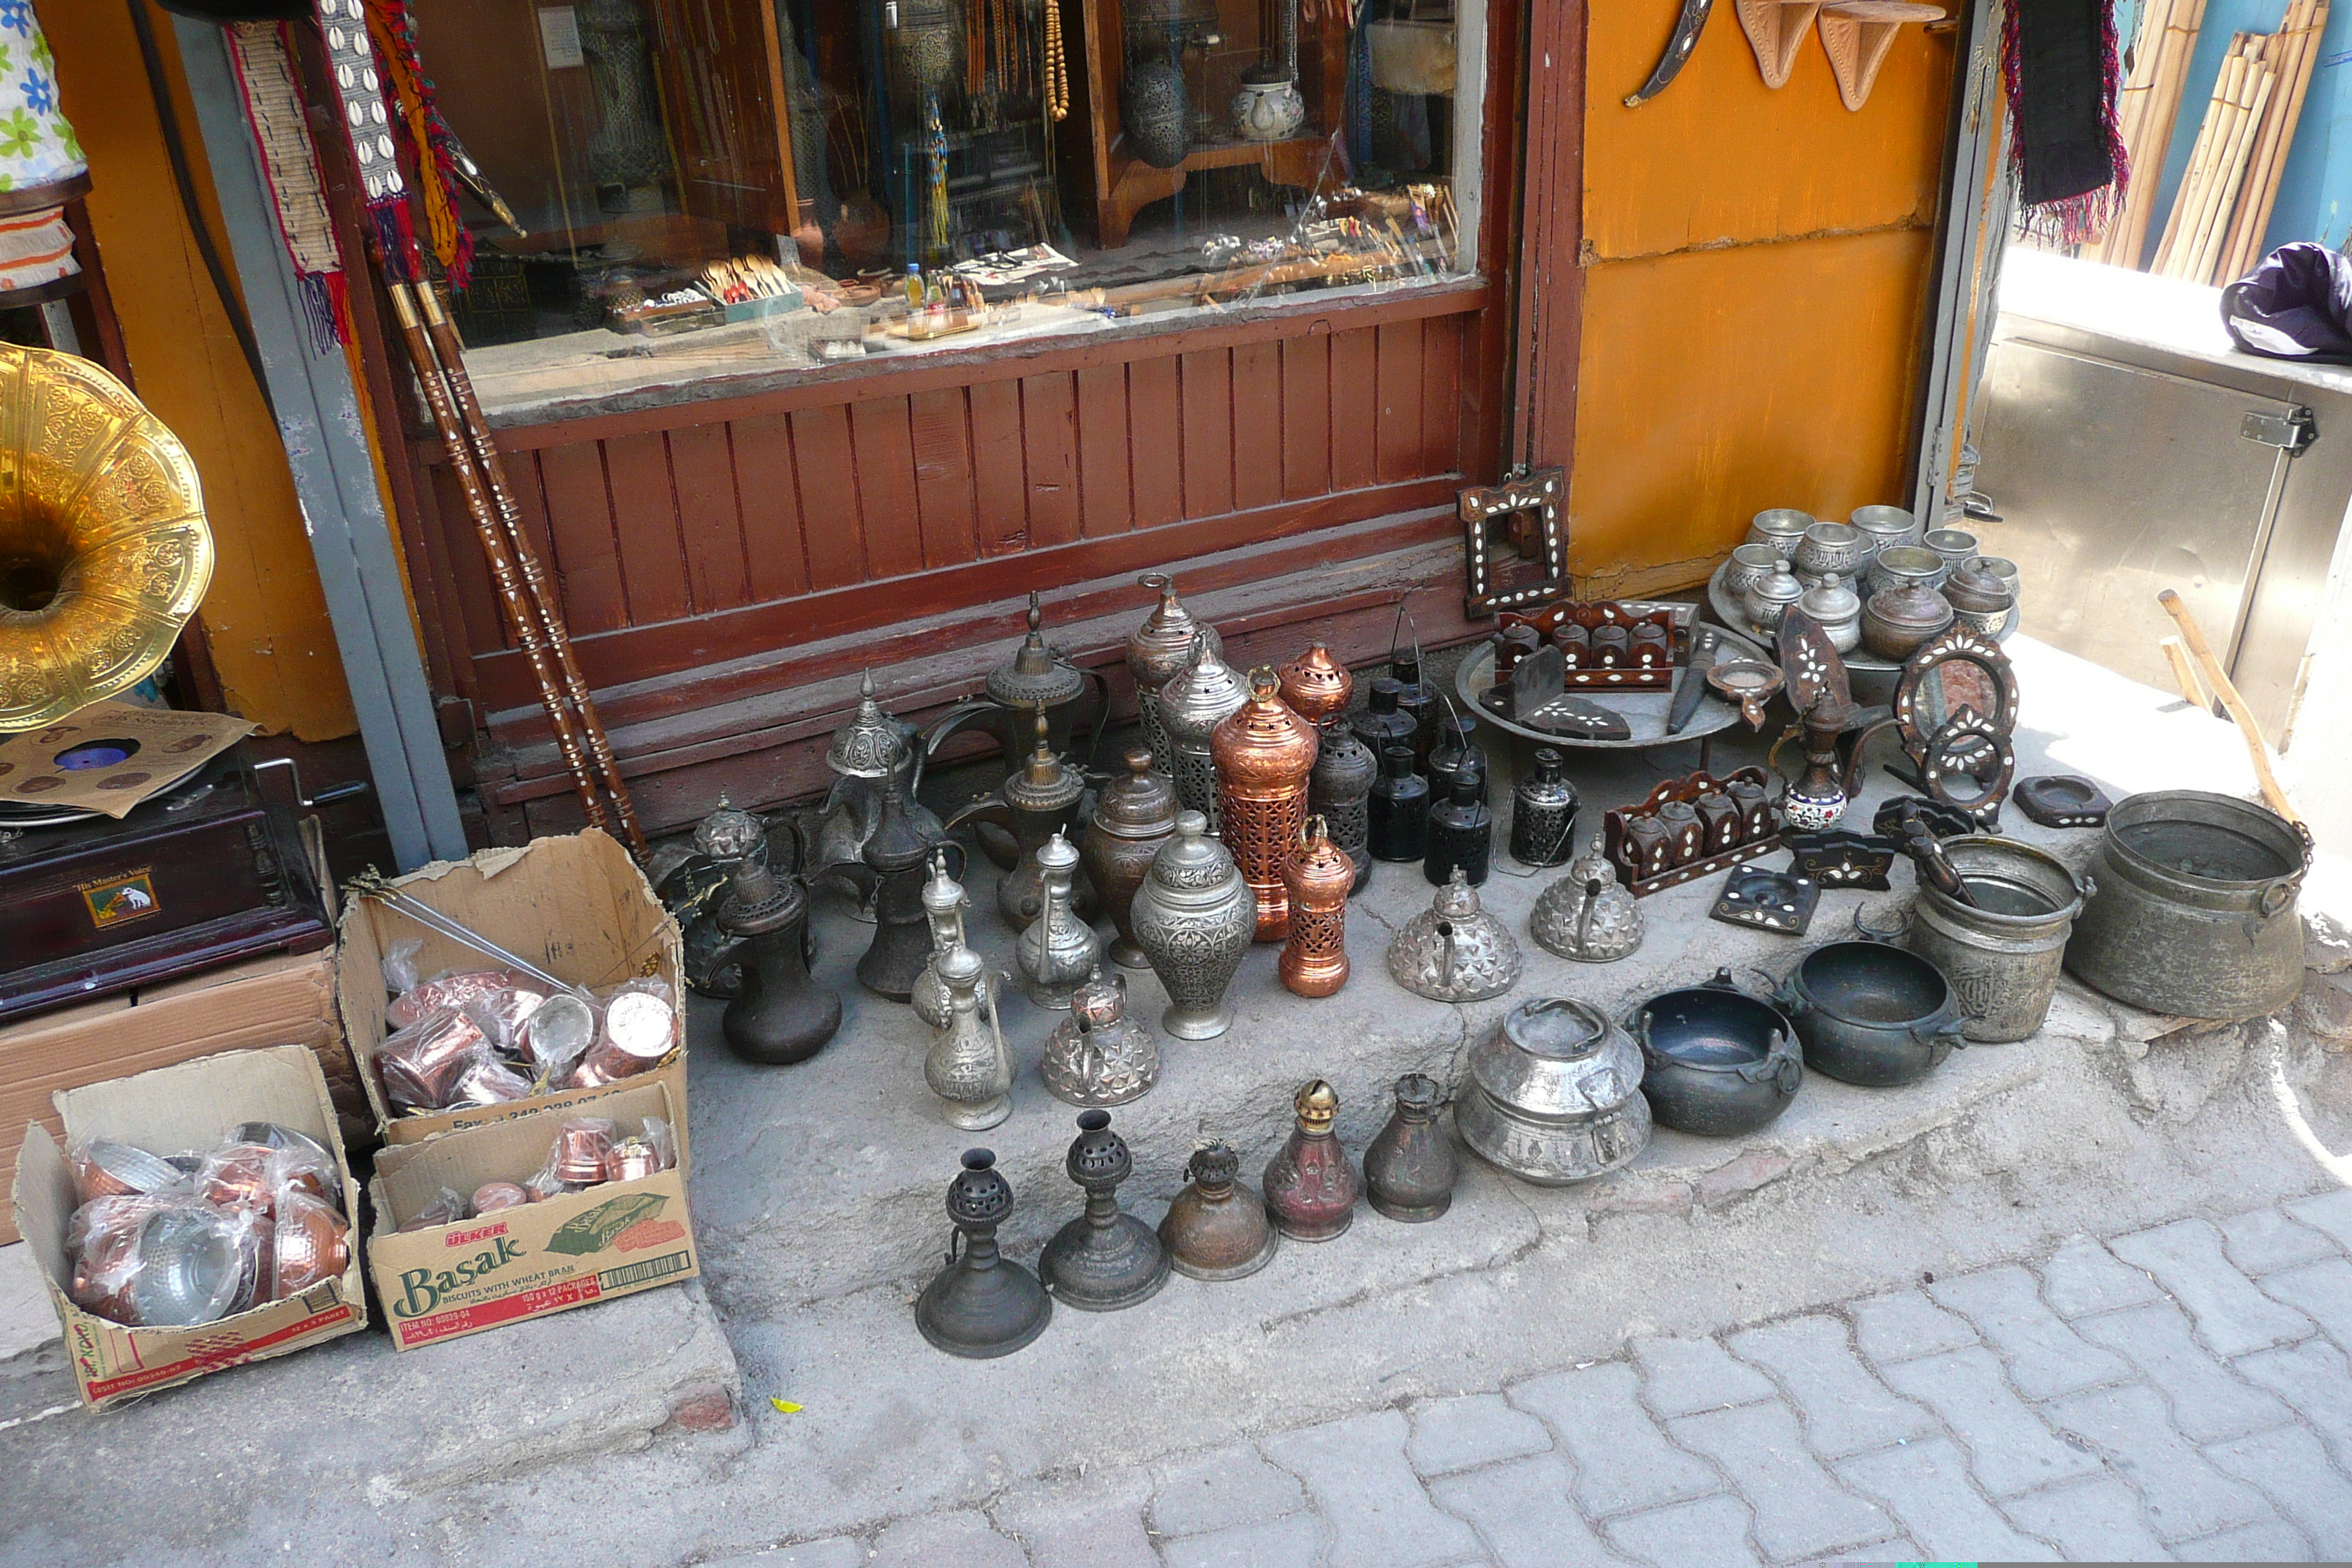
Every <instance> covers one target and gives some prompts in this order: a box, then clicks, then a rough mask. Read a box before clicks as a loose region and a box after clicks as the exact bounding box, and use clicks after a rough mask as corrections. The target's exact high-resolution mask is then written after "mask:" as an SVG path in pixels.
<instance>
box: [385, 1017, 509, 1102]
mask: <svg viewBox="0 0 2352 1568" xmlns="http://www.w3.org/2000/svg"><path fill="white" fill-rule="evenodd" d="M488 1045H489V1042H488V1040H487V1039H486V1038H485V1037H483V1034H482V1031H481V1030H480V1029H478V1028H477V1027H476V1026H475V1025H474V1021H473V1020H472V1019H470V1018H468V1017H467V1016H465V1015H464V1014H463V1013H459V1012H455V1011H444V1012H439V1013H436V1014H434V1015H433V1016H430V1017H428V1018H426V1019H425V1021H424V1022H422V1023H420V1024H418V1025H416V1026H415V1028H414V1029H413V1030H404V1031H402V1032H401V1033H400V1034H398V1035H395V1036H394V1037H392V1038H391V1039H389V1040H386V1041H385V1042H384V1045H383V1049H381V1050H379V1051H378V1052H377V1053H376V1058H375V1060H376V1068H377V1070H378V1071H379V1072H381V1073H382V1074H383V1088H384V1093H385V1095H386V1097H387V1098H389V1099H390V1100H392V1101H393V1103H394V1106H395V1107H399V1108H406V1109H411V1110H439V1109H440V1108H441V1107H443V1106H445V1105H446V1104H448V1103H449V1095H450V1092H451V1090H452V1089H453V1088H454V1087H455V1086H456V1084H457V1075H458V1074H459V1073H461V1072H463V1071H465V1070H466V1063H467V1061H468V1060H470V1059H471V1058H472V1057H473V1056H474V1055H475V1053H476V1052H477V1051H479V1050H485V1049H487V1048H488Z"/></svg>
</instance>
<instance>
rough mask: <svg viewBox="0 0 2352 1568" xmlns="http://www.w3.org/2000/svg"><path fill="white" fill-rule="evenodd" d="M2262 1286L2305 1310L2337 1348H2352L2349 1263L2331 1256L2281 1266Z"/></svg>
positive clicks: (2351, 1275)
mask: <svg viewBox="0 0 2352 1568" xmlns="http://www.w3.org/2000/svg"><path fill="white" fill-rule="evenodd" d="M2263 1291H2264V1292H2265V1293H2266V1294H2268V1295H2270V1296H2273V1297H2275V1298H2276V1299H2277V1300H2281V1301H2284V1302H2285V1303H2286V1304H2287V1305H2288V1306H2290V1307H2297V1308H2300V1309H2302V1310H2304V1311H2305V1312H2306V1313H2308V1314H2309V1315H2310V1316H2311V1318H2312V1319H2313V1320H2314V1321H2316V1322H2317V1323H2318V1324H2319V1326H2320V1327H2321V1328H2323V1329H2325V1330H2326V1331H2327V1337H2328V1338H2330V1339H2332V1340H2334V1341H2335V1342H2336V1348H2337V1349H2339V1350H2347V1351H2352V1263H2347V1262H2345V1261H2344V1259H2342V1258H2328V1259H2327V1260H2326V1261H2325V1262H2323V1263H2306V1264H2305V1265H2303V1266H2302V1267H2301V1268H2288V1269H2283V1270H2281V1271H2280V1272H2278V1273H2276V1274H2273V1275H2270V1276H2269V1277H2267V1278H2266V1279H2263Z"/></svg>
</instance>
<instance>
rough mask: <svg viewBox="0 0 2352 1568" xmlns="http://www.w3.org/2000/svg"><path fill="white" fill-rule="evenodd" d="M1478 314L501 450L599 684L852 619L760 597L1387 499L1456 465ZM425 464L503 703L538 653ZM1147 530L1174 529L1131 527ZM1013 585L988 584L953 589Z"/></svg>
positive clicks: (1122, 560)
mask: <svg viewBox="0 0 2352 1568" xmlns="http://www.w3.org/2000/svg"><path fill="white" fill-rule="evenodd" d="M1345 319H1346V318H1345V317H1340V318H1338V320H1339V321H1345ZM1477 320H1478V318H1477V317H1476V316H1475V314H1461V313H1436V314H1429V315H1423V316H1419V317H1412V316H1407V317H1405V318H1403V319H1401V320H1398V319H1391V320H1384V321H1380V322H1378V323H1377V324H1369V325H1364V326H1358V327H1352V328H1347V329H1346V330H1342V331H1321V330H1316V331H1307V332H1305V333H1302V334H1299V335H1294V336H1287V337H1263V338H1259V339H1256V340H1254V341H1244V342H1238V343H1234V344H1233V345H1231V346H1225V347H1216V346H1211V347H1203V348H1193V349H1183V348H1181V347H1178V348H1176V349H1175V351H1174V352H1170V350H1169V349H1167V348H1161V349H1160V350H1159V351H1158V352H1156V353H1155V352H1152V351H1151V350H1150V348H1149V347H1139V350H1138V353H1137V357H1134V358H1131V359H1129V360H1127V361H1125V362H1124V363H1081V364H1079V365H1078V366H1077V367H1076V368H1070V369H1049V370H1045V371H1043V372H1040V373H1038V374H1027V375H1022V376H1019V377H1017V378H1013V379H998V380H986V381H978V382H975V383H973V384H968V385H950V386H935V387H926V388H925V389H923V390H918V391H914V392H911V393H906V394H893V393H889V392H887V391H886V392H884V393H883V394H882V395H877V396H867V397H863V398H858V399H857V400H856V401H845V402H841V403H833V404H813V405H802V406H794V407H792V408H790V409H789V410H788V411H786V412H782V413H761V414H757V415H748V416H743V417H738V418H732V419H725V420H721V421H714V422H711V423H705V424H692V425H680V426H677V427H674V428H668V429H647V430H636V431H633V432H630V433H626V434H619V435H607V436H604V437H601V438H593V439H587V440H582V441H578V442H572V443H568V444H555V445H547V444H530V443H526V444H522V445H521V446H520V449H518V450H514V451H512V452H511V453H510V454H509V458H508V462H509V475H510V478H511V479H512V480H513V484H514V488H515V489H516V490H517V491H518V492H520V500H521V504H522V507H523V509H524V510H525V513H526V515H527V518H528V519H529V520H530V523H531V526H532V528H533V530H534V531H535V532H536V533H538V535H539V536H540V539H541V547H542V549H544V550H546V551H547V552H548V560H549V565H550V567H551V571H552V574H553V575H554V577H555V580H556V581H557V582H558V583H559V584H560V585H561V589H562V604H563V609H564V613H565V615H566V616H567V618H568V620H569V622H570V625H571V628H572V632H573V634H574V636H575V637H578V638H579V639H581V648H582V658H583V664H585V665H586V667H587V669H588V674H589V678H590V679H591V681H592V682H593V683H594V684H596V685H599V686H603V685H607V684H611V683H614V681H618V680H630V679H644V678H646V677H650V676H655V675H661V674H667V673H670V672H673V671H675V670H677V669H682V668H697V667H698V666H701V665H705V664H709V663H711V662H715V661H717V660H719V659H725V658H740V657H743V656H746V655H750V654H755V653H761V652H772V651H773V650H774V649H775V648H776V647H780V646H785V645H788V644H789V643H791V642H793V641H796V640H803V639H806V638H808V637H815V636H820V635H827V634H829V633H832V632H835V631H839V630H842V629H845V622H844V621H843V620H842V619H841V618H840V617H839V616H836V617H835V618H834V619H832V620H830V621H825V620H824V619H823V617H799V616H795V617H792V618H791V619H789V620H787V619H784V618H782V617H780V616H777V615H775V614H772V613H771V614H761V607H762V606H778V605H785V606H789V605H792V604H793V602H795V601H799V602H801V603H802V604H804V605H813V604H814V603H815V602H816V601H815V600H814V599H812V598H811V596H812V595H835V597H839V596H840V595H842V593H843V592H844V591H853V590H858V589H862V588H865V587H866V585H869V584H882V583H887V582H891V581H893V580H896V579H904V578H909V577H912V576H914V575H915V574H923V573H939V572H942V571H944V570H946V569H949V568H954V567H959V566H964V565H967V564H969V563H974V562H985V561H989V560H991V559H992V558H995V557H1002V556H1006V555H1016V554H1024V553H1029V552H1040V551H1047V550H1054V549H1055V548H1056V547H1070V548H1069V549H1068V550H1067V551H1066V555H1067V560H1066V563H1065V562H1061V561H1060V560H1059V558H1057V566H1058V567H1059V570H1057V571H1055V572H1053V573H1042V572H1041V574H1040V576H1039V579H1038V580H1040V581H1043V582H1064V581H1069V580H1073V579H1074V578H1076V577H1077V576H1081V575H1086V574H1091V573H1093V572H1100V571H1109V570H1120V569H1126V568H1127V567H1128V566H1129V565H1130V564H1131V563H1132V561H1147V562H1148V563H1157V562H1159V561H1165V560H1172V559H1176V558H1179V557H1181V556H1182V555H1184V554H1186V553H1188V552H1198V551H1202V550H1216V549H1223V548H1230V547H1231V546H1232V545H1234V544H1236V543H1243V542H1251V541H1252V540H1253V539H1255V538H1256V537H1261V536H1265V535H1267V534H1271V533H1273V532H1280V531H1298V530H1300V529H1302V528H1311V527H1318V526H1327V525H1330V524H1336V523H1339V522H1345V521H1356V520H1358V519H1360V518H1362V517H1366V516H1373V515H1379V514H1380V513H1381V511H1383V510H1388V509H1389V507H1390V506H1391V505H1393V504H1396V503H1397V500H1398V498H1397V496H1396V495H1395V493H1394V492H1395V490H1396V488H1397V487H1400V486H1407V485H1409V484H1410V483H1411V482H1412V481H1426V480H1429V479H1439V478H1447V477H1450V476H1454V475H1455V474H1457V473H1459V472H1461V471H1463V469H1464V468H1465V452H1464V449H1463V447H1464V440H1465V436H1464V431H1465V425H1466V424H1467V421H1466V420H1465V414H1464V405H1463V396H1462V393H1463V387H1464V378H1465V374H1475V367H1474V366H1466V365H1465V354H1472V353H1475V338H1476V335H1477V334H1476V325H1477ZM1318 325H1319V323H1318ZM1179 343H1180V344H1181V340H1179ZM885 385H886V386H887V383H885ZM845 395H846V394H845ZM690 415H691V405H689V406H688V408H683V409H681V410H680V411H679V414H678V417H680V418H681V419H683V418H686V417H689V416H690ZM554 433H556V434H560V433H561V427H560V426H559V427H557V428H556V431H555V432H554ZM545 439H546V434H545V433H539V432H534V433H532V434H531V437H530V442H531V443H541V442H544V441H545ZM433 479H434V485H433V496H434V501H435V508H434V510H435V511H436V513H437V521H438V526H439V527H440V528H441V529H443V530H444V531H445V532H446V534H447V537H448V543H449V548H448V552H447V554H448V559H449V560H450V562H451V563H452V564H453V566H454V568H455V570H456V573H457V577H458V583H457V603H458V605H459V606H460V612H461V616H462V620H463V630H464V636H465V639H466V641H467V645H468V646H467V647H465V648H464V649H462V650H453V652H457V653H458V654H459V657H460V658H461V659H469V660H470V661H471V662H472V663H473V665H474V667H475V668H476V672H477V676H478V680H479V682H480V689H479V690H480V695H481V696H482V697H484V698H485V699H486V700H487V701H488V706H489V707H490V708H492V709H494V710H495V709H499V708H503V707H509V706H520V705H521V704H522V703H524V702H527V701H528V700H530V699H529V696H528V690H529V689H528V688H527V687H526V686H525V685H524V684H523V683H524V681H525V680H526V679H527V677H526V676H525V674H524V672H523V671H522V670H521V668H520V660H519V659H518V658H514V657H512V656H511V655H509V654H508V652H507V650H508V649H509V648H510V647H512V646H513V645H512V642H511V637H510V635H509V628H507V627H506V626H504V625H503V624H502V623H501V620H500V617H499V613H498V608H497V603H496V599H495V597H494V595H493V594H492V592H491V587H490V584H489V582H488V578H487V575H486V574H485V572H484V569H483V567H482V563H481V555H480V552H479V550H478V548H476V547H475V545H474V544H473V542H472V539H471V524H470V522H469V521H468V518H467V512H466V510H465V507H464V504H463V501H462V499H461V497H460V495H459V493H458V491H457V487H456V486H455V484H454V482H452V480H451V479H450V477H449V475H448V473H447V471H446V469H436V471H435V473H434V476H433ZM1424 488H1426V487H1425V486H1424ZM1351 492H1363V494H1361V495H1360V496H1357V497H1354V498H1353V500H1352V501H1349V498H1350V495H1351ZM1333 498H1340V499H1341V500H1342V501H1345V502H1348V504H1342V505H1339V506H1334V505H1333ZM1411 499H1412V504H1416V505H1426V504H1428V502H1429V500H1430V499H1431V498H1429V497H1427V496H1422V495H1417V494H1416V495H1415V496H1413V497H1412V498H1411ZM1219 520H1223V521H1219ZM1254 520H1255V521H1259V522H1261V523H1263V525H1264V526H1263V527H1262V528H1260V529H1255V530H1254V529H1253V527H1252V522H1253V521H1254ZM1147 530H1164V531H1166V532H1165V534H1164V536H1163V537H1161V538H1157V539H1155V540H1153V541H1151V542H1149V543H1146V542H1143V541H1140V540H1138V541H1136V542H1135V543H1134V544H1133V545H1129V544H1128V543H1126V541H1127V540H1129V538H1130V537H1131V536H1133V535H1135V534H1137V533H1139V531H1147ZM1039 564H1040V566H1041V567H1043V566H1044V564H1045V563H1042V562H1041V563H1039ZM957 581H960V579H941V580H940V592H939V593H938V594H934V593H933V592H932V591H931V589H930V587H929V585H924V586H923V587H921V588H920V589H919V590H918V594H919V598H920V601H921V603H920V605H919V607H920V608H922V609H924V610H930V609H936V608H940V607H943V606H944V605H949V604H951V603H952V602H954V599H955V597H956V595H957V592H958V591H957V589H956V588H955V586H954V584H955V583H956V582H957ZM1002 592H1003V584H974V585H972V586H971V590H970V591H969V593H968V594H967V595H964V596H967V597H969V598H970V599H971V601H973V602H979V601H981V600H982V599H985V598H987V597H991V596H993V595H997V594H1000V593H1002ZM865 598H866V599H867V600H870V601H871V603H868V604H866V607H865V608H864V609H863V610H858V609H855V608H852V609H845V611H844V612H843V614H844V615H846V616H849V617H850V623H854V622H855V621H856V616H859V615H864V616H866V624H868V625H879V624H886V623H887V622H889V621H893V620H898V619H901V618H903V617H904V616H906V615H907V614H908V611H909V608H910V606H913V605H915V600H914V599H911V598H910V597H909V595H908V594H907V593H901V592H886V593H883V594H878V595H866V596H865ZM705 617H716V619H712V620H708V621H706V620H705V619H704V618H705ZM686 623H693V624H692V625H691V626H690V627H689V626H687V625H685V624H686ZM812 627H813V628H814V629H809V628H812ZM665 628H666V630H665Z"/></svg>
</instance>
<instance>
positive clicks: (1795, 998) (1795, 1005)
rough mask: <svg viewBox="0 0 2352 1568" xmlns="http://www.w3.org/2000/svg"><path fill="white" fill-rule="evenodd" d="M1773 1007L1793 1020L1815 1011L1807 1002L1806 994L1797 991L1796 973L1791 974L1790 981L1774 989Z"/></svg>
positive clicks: (1784, 981)
mask: <svg viewBox="0 0 2352 1568" xmlns="http://www.w3.org/2000/svg"><path fill="white" fill-rule="evenodd" d="M1772 1005H1774V1006H1776V1007H1778V1008H1780V1011H1781V1012H1783V1013H1785V1014H1787V1015H1788V1016H1789V1017H1790V1018H1791V1019H1797V1018H1801V1017H1803V1016H1805V1015H1806V1014H1808V1013H1810V1012H1811V1011H1812V1010H1813V1005H1812V1004H1811V1002H1808V1001H1806V1000H1805V994H1804V993H1803V992H1801V991H1800V990H1798V989H1797V976H1796V973H1795V972H1794V971H1791V972H1790V975H1789V978H1788V979H1786V980H1783V981H1781V982H1780V984H1778V985H1776V986H1774V987H1773V988H1772Z"/></svg>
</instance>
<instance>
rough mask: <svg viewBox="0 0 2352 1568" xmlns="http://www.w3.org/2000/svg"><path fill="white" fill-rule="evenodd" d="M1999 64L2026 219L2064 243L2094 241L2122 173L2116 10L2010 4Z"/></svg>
mask: <svg viewBox="0 0 2352 1568" xmlns="http://www.w3.org/2000/svg"><path fill="white" fill-rule="evenodd" d="M2000 60H2001V75H2002V82H2003V86H2004V87H2005V88H2006V89H2007V90H2008V95H2009V118H2010V124H2011V126H2012V127H2013V133H2012V135H2011V139H2010V164H2011V171H2012V172H2013V173H2014V174H2015V175H2016V176H2017V184H2018V199H2019V201H2020V203H2021V205H2023V207H2024V209H2025V221H2026V223H2027V225H2028V226H2030V227H2032V228H2033V229H2034V230H2035V231H2037V232H2040V233H2044V234H2047V235H2049V236H2051V237H2053V238H2055V239H2057V240H2059V241H2060V242H2062V243H2063V244H2067V245H2079V244H2081V243H2083V242H2084V241H2086V240H2090V239H2095V238H2096V237H2098V236H2099V235H2100V234H2101V233H2103V232H2105V228H2106V226H2107V223H2108V221H2109V220H2110V219H2111V218H2112V217H2113V216H2115V214H2116V209H2117V208H2119V207H2120V206H2121V205H2122V203H2123V194H2124V187H2125V184H2126V181H2127V180H2128V179H2129V178H2130V161H2129V158H2128V156H2127V154H2126V153H2125V151H2124V142H2123V137H2122V135H2121V134H2120V133H2119V132H2117V130H2116V91H2117V89H2119V88H2120V87H2121V85H2122V73H2121V71H2120V70H2119V69H2118V68H2117V57H2116V18H2115V13H2114V11H2113V10H2111V9H2110V8H2109V6H2108V4H2107V0H2009V5H2008V6H2007V8H2006V15H2005V16H2004V18H2003V20H2002V24H2001V47H2000Z"/></svg>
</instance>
